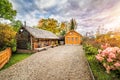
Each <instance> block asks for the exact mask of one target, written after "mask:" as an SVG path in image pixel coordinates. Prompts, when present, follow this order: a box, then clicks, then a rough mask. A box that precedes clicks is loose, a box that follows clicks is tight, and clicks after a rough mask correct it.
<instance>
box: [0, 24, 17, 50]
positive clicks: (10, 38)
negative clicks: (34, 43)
mask: <svg viewBox="0 0 120 80" xmlns="http://www.w3.org/2000/svg"><path fill="white" fill-rule="evenodd" d="M15 35H16V32H15V31H14V30H13V28H12V27H11V26H9V25H7V24H0V48H1V50H2V49H5V48H6V47H12V48H13V49H14V50H15V48H14V47H15V45H16V43H15Z"/></svg>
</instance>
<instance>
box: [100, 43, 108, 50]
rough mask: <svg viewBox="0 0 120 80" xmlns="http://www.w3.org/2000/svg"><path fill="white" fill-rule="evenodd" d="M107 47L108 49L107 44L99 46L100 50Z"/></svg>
mask: <svg viewBox="0 0 120 80" xmlns="http://www.w3.org/2000/svg"><path fill="white" fill-rule="evenodd" d="M107 47H109V44H107V43H106V44H104V45H101V48H102V49H106V48H107Z"/></svg>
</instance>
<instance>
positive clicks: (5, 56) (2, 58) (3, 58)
mask: <svg viewBox="0 0 120 80" xmlns="http://www.w3.org/2000/svg"><path fill="white" fill-rule="evenodd" d="M10 57H11V48H7V49H5V50H4V51H1V52H0V69H1V68H2V67H3V66H4V65H5V64H6V63H7V62H8V61H9V59H10Z"/></svg>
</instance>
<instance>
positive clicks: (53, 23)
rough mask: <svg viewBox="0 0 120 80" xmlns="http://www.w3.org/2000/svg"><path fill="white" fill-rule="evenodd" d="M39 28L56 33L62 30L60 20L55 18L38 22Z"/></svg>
mask: <svg viewBox="0 0 120 80" xmlns="http://www.w3.org/2000/svg"><path fill="white" fill-rule="evenodd" d="M38 28H39V29H44V30H48V31H51V32H53V33H55V34H56V35H58V34H59V32H60V29H59V26H58V21H57V20H55V19H53V18H48V19H41V20H40V21H39V23H38Z"/></svg>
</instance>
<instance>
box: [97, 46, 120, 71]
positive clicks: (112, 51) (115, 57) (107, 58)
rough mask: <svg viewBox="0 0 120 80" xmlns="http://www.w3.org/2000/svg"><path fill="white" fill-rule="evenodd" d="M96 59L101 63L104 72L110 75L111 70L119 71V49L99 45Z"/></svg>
mask: <svg viewBox="0 0 120 80" xmlns="http://www.w3.org/2000/svg"><path fill="white" fill-rule="evenodd" d="M98 52H99V53H98V54H97V55H96V59H97V60H98V61H100V62H101V63H102V65H103V66H104V67H105V69H106V72H107V73H110V71H111V70H120V48H119V47H111V46H110V45H108V44H105V45H101V49H100V50H98Z"/></svg>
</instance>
